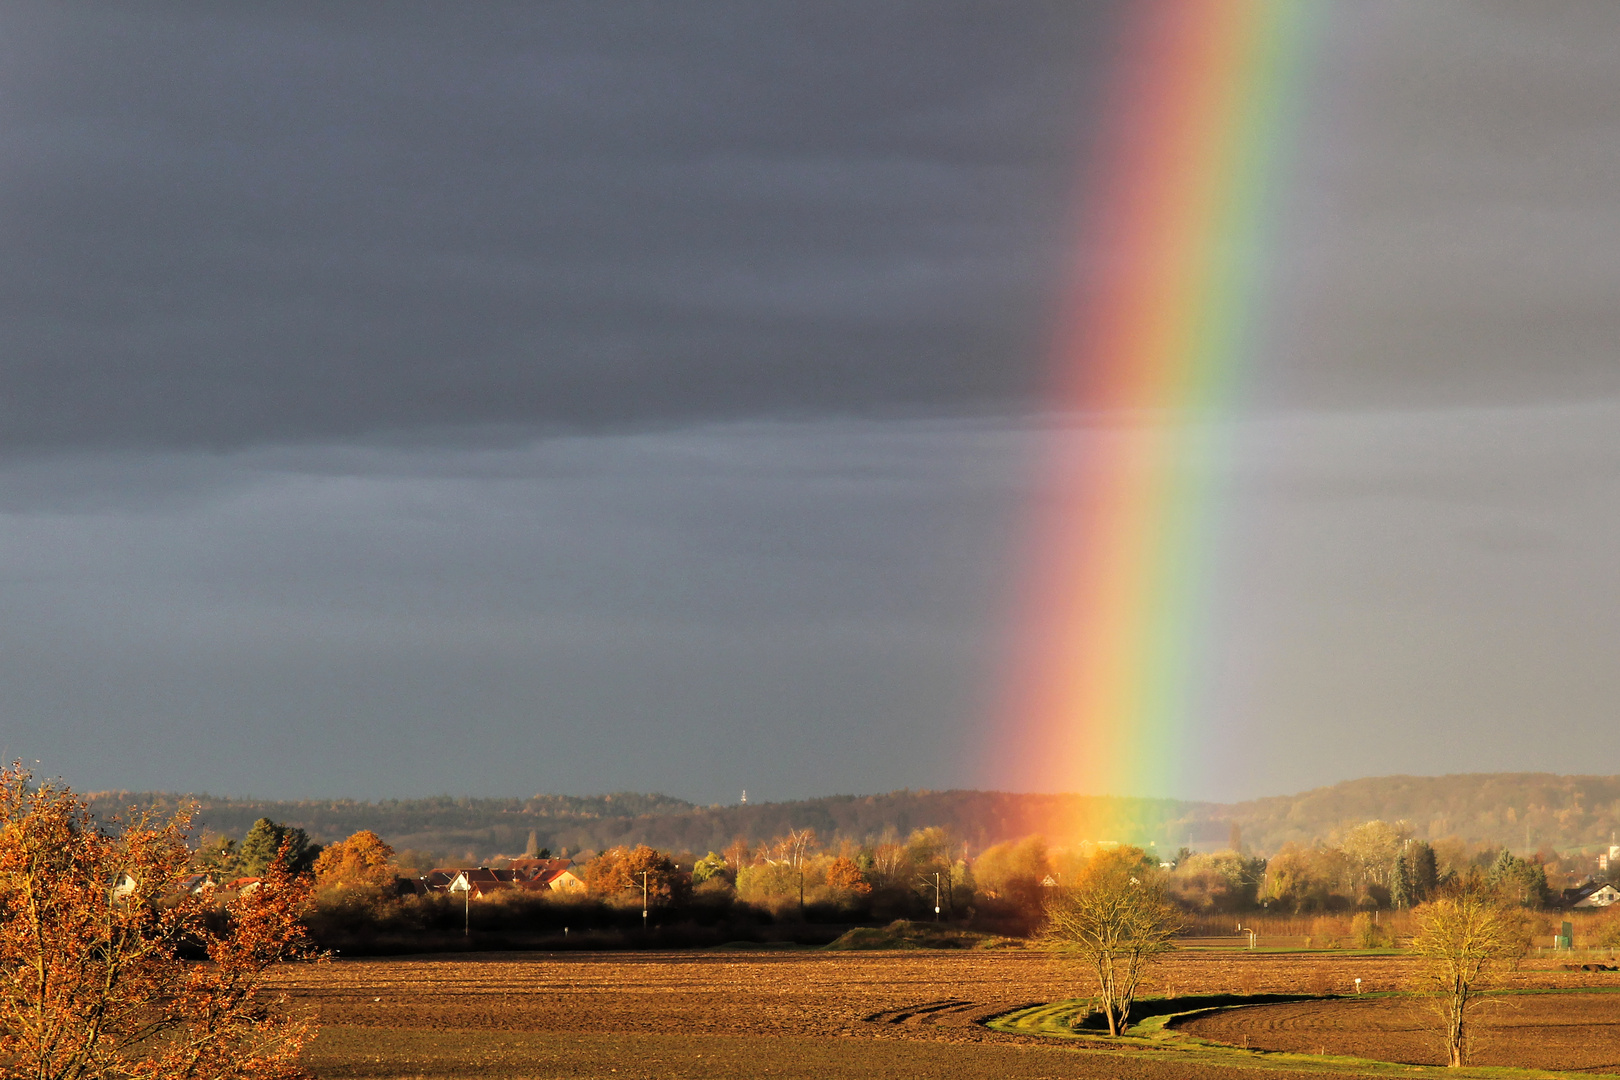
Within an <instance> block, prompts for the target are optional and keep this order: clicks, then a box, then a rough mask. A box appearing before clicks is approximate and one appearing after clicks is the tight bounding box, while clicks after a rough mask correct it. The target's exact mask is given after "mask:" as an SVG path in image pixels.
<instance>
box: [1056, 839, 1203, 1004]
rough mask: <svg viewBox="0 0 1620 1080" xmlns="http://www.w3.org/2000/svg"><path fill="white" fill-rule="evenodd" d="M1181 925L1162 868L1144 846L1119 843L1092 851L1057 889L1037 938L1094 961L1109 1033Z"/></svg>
mask: <svg viewBox="0 0 1620 1080" xmlns="http://www.w3.org/2000/svg"><path fill="white" fill-rule="evenodd" d="M1181 926H1182V922H1181V915H1180V913H1179V912H1178V911H1177V910H1176V908H1175V906H1174V905H1173V904H1172V903H1171V902H1170V900H1169V898H1168V897H1167V896H1166V895H1165V885H1164V880H1163V876H1162V875H1161V874H1160V873H1159V871H1158V869H1157V868H1155V867H1150V866H1149V864H1148V861H1147V860H1146V859H1144V857H1143V855H1142V852H1141V851H1139V850H1137V849H1135V848H1120V849H1117V850H1115V851H1109V852H1104V853H1102V854H1100V855H1097V856H1095V857H1094V858H1092V859H1091V860H1090V862H1089V863H1088V864H1087V865H1086V867H1085V869H1084V870H1083V871H1082V872H1081V874H1080V876H1079V879H1078V880H1077V881H1075V882H1074V883H1073V884H1071V885H1070V886H1068V887H1067V888H1061V889H1055V890H1054V892H1053V895H1052V896H1051V897H1049V898H1048V900H1047V902H1046V921H1045V924H1044V925H1043V926H1042V928H1041V935H1040V938H1041V941H1042V942H1043V943H1044V944H1045V945H1047V946H1048V947H1049V948H1052V949H1055V950H1057V951H1059V952H1063V953H1068V954H1070V955H1073V956H1075V957H1076V958H1078V959H1079V960H1081V961H1082V962H1084V963H1085V964H1086V965H1087V966H1088V967H1089V968H1091V970H1092V972H1093V974H1094V975H1095V976H1096V979H1097V1003H1098V1005H1099V1006H1101V1009H1102V1012H1103V1015H1104V1016H1105V1017H1106V1018H1107V1020H1108V1033H1109V1034H1110V1035H1118V1034H1119V1033H1120V1032H1122V1031H1124V1030H1125V1028H1126V1025H1127V1024H1128V1022H1129V1020H1130V1015H1131V1004H1132V1003H1133V1002H1134V1001H1135V1000H1136V988H1137V985H1138V983H1139V982H1140V981H1141V978H1142V972H1143V970H1144V969H1145V968H1146V967H1147V966H1148V965H1149V964H1151V963H1152V962H1153V961H1154V960H1156V959H1158V958H1159V957H1160V956H1162V955H1164V954H1165V953H1167V952H1169V951H1170V950H1172V949H1174V948H1175V941H1174V938H1175V935H1176V934H1177V933H1179V932H1180V931H1181Z"/></svg>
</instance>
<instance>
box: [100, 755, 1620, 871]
mask: <svg viewBox="0 0 1620 1080" xmlns="http://www.w3.org/2000/svg"><path fill="white" fill-rule="evenodd" d="M90 798H91V803H92V806H93V807H94V809H95V811H96V813H97V814H102V815H104V814H110V813H115V812H118V811H120V810H123V809H127V808H128V807H130V806H149V807H154V808H159V809H165V808H170V807H173V806H175V805H177V804H178V803H179V802H180V801H181V800H182V799H183V798H185V797H183V796H179V795H174V794H153V793H141V792H100V793H96V794H94V795H92V796H91V797H90ZM192 798H193V799H194V801H195V802H196V803H197V806H198V819H197V827H198V831H199V833H211V832H223V833H226V834H227V835H231V836H241V835H242V834H243V833H244V832H245V831H246V830H247V828H248V826H249V825H251V824H252V823H253V821H254V820H255V819H257V818H259V817H269V818H272V819H274V820H276V821H280V822H283V823H286V824H289V825H297V826H299V827H301V828H303V829H305V830H306V831H308V832H309V833H310V835H311V836H313V837H315V838H316V839H317V840H321V841H331V840H336V839H341V838H342V837H344V836H347V835H349V834H350V833H353V832H356V831H358V830H360V829H372V830H374V831H376V832H377V833H379V834H381V835H382V836H383V837H384V839H386V840H388V841H389V842H390V843H392V844H393V845H394V846H395V847H396V848H399V849H405V848H415V849H418V850H422V851H429V852H433V853H434V854H436V855H438V856H441V857H443V858H444V859H446V860H451V861H482V860H486V859H489V858H491V857H494V856H496V855H502V854H506V855H510V854H515V853H519V852H521V851H522V850H523V849H524V848H525V846H526V845H527V844H528V841H529V836H530V834H531V833H533V834H534V836H535V839H536V841H537V842H538V843H539V844H540V845H541V846H543V847H548V848H551V849H552V850H553V851H562V850H565V849H566V850H567V851H569V852H578V851H582V850H591V851H595V850H601V849H603V848H606V847H611V846H613V845H615V844H629V843H647V844H652V845H654V846H655V847H659V848H663V849H666V850H673V851H691V852H696V853H702V852H704V851H709V850H720V849H721V848H724V847H725V846H726V845H727V844H729V843H730V842H731V841H732V840H733V839H734V838H735V837H739V836H740V837H744V838H746V839H748V840H750V841H755V842H757V841H761V840H765V839H768V838H770V837H772V836H776V835H780V834H781V833H784V832H786V831H787V830H788V829H789V828H805V827H810V828H813V829H815V830H816V832H817V833H818V834H819V835H820V836H821V837H823V838H824V839H830V838H833V837H835V836H845V837H850V838H853V839H867V838H875V837H880V836H882V835H884V834H885V833H892V834H894V835H896V836H900V837H903V836H905V835H906V834H907V833H909V832H910V831H911V830H913V829H917V828H923V827H929V826H939V827H943V828H945V829H947V830H948V831H950V832H951V834H952V835H954V836H956V837H957V838H958V839H960V840H961V841H962V842H963V843H964V844H966V845H967V846H968V848H969V850H970V851H982V850H983V849H984V848H986V847H988V846H990V845H991V844H995V843H998V842H1000V841H1003V840H1011V839H1017V838H1018V837H1021V836H1027V835H1029V834H1031V833H1042V834H1044V835H1046V836H1047V837H1048V838H1049V839H1051V840H1052V841H1053V842H1054V843H1059V844H1061V843H1066V842H1074V841H1077V840H1087V839H1089V840H1121V841H1125V842H1128V843H1135V844H1141V845H1143V846H1147V845H1149V844H1152V845H1154V846H1156V847H1158V848H1159V849H1160V850H1162V851H1173V850H1175V849H1176V848H1178V847H1181V846H1183V845H1187V846H1190V847H1194V848H1200V849H1206V850H1207V849H1211V848H1219V847H1225V846H1226V845H1227V844H1228V843H1229V839H1230V837H1231V836H1232V829H1233V826H1236V827H1237V829H1238V830H1239V832H1240V835H1241V839H1242V842H1243V844H1244V846H1245V847H1247V848H1249V849H1251V850H1254V851H1257V852H1260V853H1262V854H1269V853H1271V852H1274V851H1276V850H1277V849H1278V848H1280V847H1281V846H1282V845H1283V844H1285V843H1288V842H1290V841H1292V842H1294V843H1300V844H1310V843H1313V842H1316V841H1319V840H1320V841H1329V840H1331V839H1332V838H1333V837H1334V835H1335V834H1336V833H1338V832H1341V831H1342V830H1344V829H1346V828H1348V827H1350V826H1353V825H1357V824H1360V823H1361V822H1363V821H1368V820H1371V819H1373V818H1383V819H1385V820H1391V821H1393V820H1397V819H1404V820H1406V821H1408V822H1410V823H1411V825H1412V827H1413V831H1414V835H1416V836H1418V837H1419V838H1424V839H1438V838H1440V837H1443V836H1450V835H1457V836H1461V837H1463V838H1464V839H1467V840H1470V841H1476V842H1487V843H1491V844H1500V845H1502V846H1504V847H1511V848H1514V849H1515V850H1529V849H1536V848H1548V849H1556V850H1559V851H1568V850H1570V849H1576V848H1585V849H1592V848H1595V847H1597V846H1598V845H1606V844H1608V843H1610V842H1611V837H1613V836H1614V835H1615V833H1616V831H1617V830H1620V777H1614V776H1554V775H1551V774H1546V773H1491V774H1473V775H1460V776H1439V777H1425V776H1386V777H1373V778H1368V779H1363V780H1350V781H1346V782H1344V783H1342V784H1335V785H1333V786H1331V787H1325V788H1317V789H1315V790H1313V791H1307V792H1304V793H1302V794H1298V795H1279V796H1273V797H1270V798H1264V799H1255V800H1252V801H1249V802H1243V803H1235V804H1224V805H1223V804H1218V803H1198V802H1181V801H1176V800H1171V799H1123V798H1112V797H1103V796H1086V795H1025V794H1014V793H1008V792H995V791H896V792H890V793H888V794H885V795H861V796H856V795H837V796H830V797H827V798H820V799H805V800H800V801H796V802H780V803H758V804H749V805H745V806H744V805H738V806H698V805H696V804H693V803H689V802H685V801H683V800H680V799H673V798H670V797H668V796H664V795H640V794H634V793H619V794H614V795H599V796H589V797H574V796H563V795H537V796H535V797H534V798H532V799H454V798H448V797H440V798H432V799H404V800H393V801H384V802H354V801H350V800H336V801H317V800H304V801H297V802H272V801H261V800H246V799H228V798H218V797H215V796H209V795H201V796H194V797H192Z"/></svg>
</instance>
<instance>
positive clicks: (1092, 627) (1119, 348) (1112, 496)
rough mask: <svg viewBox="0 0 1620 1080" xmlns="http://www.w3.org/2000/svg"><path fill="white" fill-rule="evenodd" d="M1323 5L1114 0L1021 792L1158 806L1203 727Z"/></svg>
mask: <svg viewBox="0 0 1620 1080" xmlns="http://www.w3.org/2000/svg"><path fill="white" fill-rule="evenodd" d="M1316 11H1317V8H1316V5H1314V4H1312V3H1309V2H1307V0H1171V2H1165V3H1137V4H1133V5H1131V6H1130V7H1128V8H1126V9H1125V25H1124V27H1123V37H1122V39H1121V47H1120V49H1119V50H1118V52H1117V56H1118V57H1119V62H1118V68H1117V70H1116V72H1115V75H1114V78H1113V79H1112V81H1111V82H1110V83H1109V88H1110V89H1109V93H1108V96H1107V99H1106V100H1107V104H1106V109H1107V113H1108V122H1107V123H1106V125H1105V128H1104V133H1103V134H1102V136H1101V141H1100V143H1099V145H1098V147H1097V148H1095V149H1094V151H1093V154H1092V157H1091V160H1092V162H1093V169H1092V172H1091V175H1090V177H1089V182H1088V183H1086V184H1085V185H1084V191H1083V198H1082V205H1083V207H1084V210H1083V212H1082V219H1083V220H1082V224H1081V227H1080V230H1079V231H1080V239H1079V241H1078V242H1077V244H1076V250H1077V252H1078V258H1077V260H1076V266H1075V271H1074V283H1073V285H1072V286H1071V287H1070V288H1069V289H1068V290H1067V292H1066V303H1065V305H1064V309H1063V310H1062V312H1061V313H1060V317H1059V319H1058V329H1057V333H1056V336H1055V342H1054V346H1053V350H1052V355H1053V369H1054V378H1053V383H1054V386H1055V400H1054V404H1055V406H1056V411H1058V412H1059V413H1061V414H1064V415H1066V416H1068V417H1070V418H1073V419H1075V420H1077V422H1076V423H1071V424H1066V425H1063V426H1062V430H1061V431H1060V433H1059V434H1060V437H1058V438H1055V439H1054V440H1053V449H1052V452H1051V454H1050V455H1049V461H1048V462H1047V474H1046V477H1045V482H1044V484H1043V485H1042V489H1041V490H1042V496H1041V498H1040V499H1039V500H1038V505H1037V508H1036V510H1035V512H1034V514H1033V523H1032V529H1031V536H1032V540H1031V545H1032V550H1031V551H1030V552H1029V553H1028V554H1027V556H1026V559H1025V562H1024V565H1025V566H1026V567H1027V568H1028V572H1027V574H1026V576H1025V580H1024V584H1023V588H1022V593H1021V602H1020V609H1019V613H1018V616H1017V618H1016V627H1017V629H1016V632H1015V636H1014V645H1013V648H1012V656H1011V660H1010V663H1009V675H1008V679H1007V690H1006V693H1005V700H1004V704H1003V712H1004V716H1003V721H1004V722H1003V723H1001V724H999V725H998V735H997V739H998V747H1000V748H1002V749H1003V750H1004V751H1005V752H1008V753H1010V754H1011V755H1012V757H1013V758H1014V760H1012V761H1011V762H1007V761H1003V762H1002V765H1003V767H1006V768H1010V770H1011V775H1013V776H1016V777H1017V779H1018V781H1019V782H1020V786H1023V787H1025V788H1026V789H1035V790H1046V791H1074V792H1081V793H1085V794H1117V795H1171V794H1176V793H1178V791H1179V790H1181V785H1183V784H1184V783H1185V782H1186V781H1187V780H1188V779H1189V778H1188V777H1187V776H1186V775H1185V773H1186V767H1187V765H1188V763H1189V761H1188V759H1189V758H1190V757H1191V756H1192V755H1191V753H1190V751H1191V750H1192V749H1193V748H1196V747H1197V745H1198V744H1199V742H1200V741H1201V740H1204V739H1208V738H1210V737H1212V734H1211V733H1210V732H1207V731H1201V730H1200V724H1201V722H1204V721H1207V718H1208V710H1207V709H1201V708H1200V701H1199V700H1198V699H1199V696H1200V695H1199V691H1200V687H1201V685H1202V682H1203V680H1204V677H1205V675H1206V672H1205V665H1206V657H1207V653H1208V650H1207V648H1206V647H1205V646H1206V644H1207V642H1208V638H1209V635H1210V633H1211V629H1212V628H1211V626H1210V599H1211V583H1212V576H1213V569H1214V553H1215V549H1216V548H1217V546H1218V545H1217V539H1218V532H1219V530H1218V528H1217V525H1218V518H1219V513H1218V511H1219V509H1220V504H1221V498H1220V494H1221V492H1220V487H1221V482H1222V478H1223V476H1224V475H1225V473H1224V470H1223V466H1222V463H1223V454H1224V449H1223V443H1222V439H1221V436H1220V434H1219V433H1220V431H1221V430H1223V424H1222V421H1223V420H1228V419H1230V416H1231V414H1232V411H1233V410H1234V409H1235V408H1236V407H1237V404H1238V399H1239V396H1240V391H1241V389H1242V386H1243V384H1244V381H1245V376H1246V373H1247V371H1248V370H1249V367H1250V358H1251V356H1252V355H1253V353H1254V350H1255V343H1256V336H1257V325H1256V324H1257V322H1258V321H1259V312H1260V298H1261V296H1262V292H1263V285H1264V284H1265V281H1264V271H1265V268H1266V254H1267V247H1268V244H1267V240H1268V233H1269V231H1270V225H1271V222H1272V220H1273V218H1274V217H1275V213H1274V207H1275V206H1276V204H1277V203H1278V202H1279V193H1278V191H1277V186H1278V185H1277V181H1276V178H1277V176H1278V173H1279V168H1278V166H1279V163H1280V162H1281V161H1283V160H1284V159H1285V158H1286V154H1285V153H1284V151H1285V149H1286V146H1287V143H1288V141H1289V140H1288V135H1289V132H1290V131H1291V130H1292V128H1293V119H1294V113H1295V112H1296V111H1297V102H1298V101H1299V99H1300V97H1301V94H1300V92H1299V91H1300V86H1299V83H1300V81H1301V78H1300V77H1301V71H1302V68H1303V63H1302V61H1303V58H1304V54H1305V52H1306V48H1305V46H1306V43H1307V42H1308V41H1309V40H1311V39H1312V37H1313V35H1312V33H1311V32H1310V31H1311V27H1312V25H1313V24H1314V22H1315V21H1316V20H1315V13H1316Z"/></svg>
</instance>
